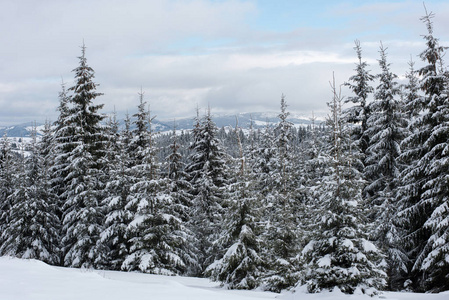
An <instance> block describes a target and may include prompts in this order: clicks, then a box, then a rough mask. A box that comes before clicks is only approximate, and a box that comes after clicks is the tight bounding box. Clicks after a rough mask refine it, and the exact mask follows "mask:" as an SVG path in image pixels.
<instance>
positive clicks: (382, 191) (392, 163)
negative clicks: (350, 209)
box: [365, 44, 407, 289]
mask: <svg viewBox="0 0 449 300" xmlns="http://www.w3.org/2000/svg"><path fill="white" fill-rule="evenodd" d="M386 50H387V49H386V48H384V47H383V45H382V44H381V46H380V51H379V53H380V59H379V65H380V69H381V71H382V72H381V73H380V74H379V75H378V78H379V81H380V83H379V86H378V87H377V89H376V92H375V94H374V102H373V103H372V104H371V105H370V107H371V116H370V118H369V119H368V127H369V129H368V130H367V133H368V135H369V136H370V146H369V148H368V150H367V152H368V156H367V158H366V174H367V177H368V178H369V182H368V185H367V187H366V188H365V191H366V192H367V197H368V201H369V209H370V217H371V222H374V225H375V228H374V231H373V233H372V234H373V236H372V238H373V239H374V240H375V241H376V243H377V246H378V247H379V248H381V249H382V250H383V251H384V252H385V253H388V261H389V270H388V271H389V275H390V276H389V278H390V283H389V288H390V289H393V288H394V289H398V288H399V289H400V288H401V285H400V284H399V285H398V283H397V282H396V281H397V280H399V279H401V278H402V276H403V274H405V273H406V272H407V267H406V265H405V264H404V263H403V261H404V253H403V251H402V249H401V246H400V244H401V243H400V242H399V238H400V234H401V233H400V229H399V228H398V227H397V224H396V223H395V218H394V215H395V213H396V210H397V207H398V205H397V203H396V201H395V199H396V197H395V192H396V188H397V186H398V180H399V173H400V171H401V165H400V163H399V162H398V158H399V155H400V154H401V148H400V143H401V142H402V140H403V139H404V138H405V136H406V134H407V133H406V131H405V126H406V120H405V116H404V114H403V112H402V107H401V105H402V103H401V102H400V100H399V99H398V96H399V92H400V90H399V88H398V83H397V82H396V79H397V76H396V75H395V74H393V73H392V72H391V71H390V64H389V63H388V62H387V53H386Z"/></svg>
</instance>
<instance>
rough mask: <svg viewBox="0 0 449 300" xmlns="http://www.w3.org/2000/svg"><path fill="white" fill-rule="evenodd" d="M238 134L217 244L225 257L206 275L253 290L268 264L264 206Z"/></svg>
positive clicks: (230, 284)
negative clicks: (262, 219)
mask: <svg viewBox="0 0 449 300" xmlns="http://www.w3.org/2000/svg"><path fill="white" fill-rule="evenodd" d="M235 133H236V135H237V142H238V146H239V147H238V148H239V157H238V158H237V159H236V160H235V162H236V164H235V171H234V173H233V174H234V178H233V182H232V183H231V184H230V185H229V190H230V192H229V202H230V203H229V207H228V208H227V209H226V213H225V216H224V219H223V222H222V230H221V231H220V236H219V237H218V239H217V240H216V241H215V243H217V244H219V245H220V247H219V248H221V249H223V250H222V253H223V255H222V257H220V258H219V259H218V260H216V261H214V262H213V263H212V264H211V265H210V266H208V267H207V269H206V275H208V276H209V277H210V278H211V279H213V280H216V281H220V282H221V283H222V285H225V286H227V287H228V288H231V289H254V288H256V287H258V286H259V285H260V284H261V277H262V275H263V274H264V271H265V269H264V267H265V265H266V263H265V262H264V261H263V257H262V246H263V241H262V240H261V238H260V237H259V236H260V234H261V230H262V227H261V226H260V217H261V205H260V199H259V198H258V197H257V193H256V190H255V187H256V185H255V177H254V172H253V171H252V168H251V167H249V168H248V167H247V165H246V163H245V161H246V159H245V157H244V154H243V146H242V143H241V139H240V136H239V131H238V127H237V126H236V130H235Z"/></svg>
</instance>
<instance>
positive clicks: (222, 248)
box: [0, 12, 449, 295]
mask: <svg viewBox="0 0 449 300" xmlns="http://www.w3.org/2000/svg"><path fill="white" fill-rule="evenodd" d="M433 17H434V16H433V14H432V13H427V12H426V14H425V15H424V16H423V17H422V19H421V21H422V23H423V25H424V26H425V27H426V29H427V34H426V35H424V36H423V40H422V52H421V53H420V54H419V55H418V56H415V57H417V61H416V62H415V61H413V60H411V61H410V63H409V66H410V68H409V70H404V73H403V74H399V75H401V76H403V75H405V78H406V83H405V84H402V83H401V84H399V79H398V78H399V77H398V76H399V75H398V74H394V73H393V72H392V71H391V62H390V61H389V60H388V48H387V45H383V44H382V43H380V44H379V52H378V53H379V56H378V57H377V61H378V66H376V68H378V70H380V72H378V74H373V73H372V72H371V70H370V68H371V66H370V65H368V63H367V62H366V59H365V58H364V57H363V52H362V45H363V43H361V42H360V41H358V40H356V41H355V47H354V50H355V51H354V54H355V55H354V62H355V67H354V71H353V75H352V76H351V77H350V78H347V79H346V80H345V83H344V85H345V87H346V88H347V89H348V90H349V91H350V93H349V94H347V95H342V94H341V92H340V86H339V85H337V84H336V83H335V80H334V79H332V75H331V76H330V78H331V80H330V88H329V87H328V86H326V87H323V88H325V89H329V98H328V107H329V110H328V111H329V113H328V117H327V119H326V122H325V123H320V122H318V121H316V120H314V119H313V118H312V121H314V122H313V123H312V125H310V126H305V127H295V126H293V124H292V123H291V122H289V121H288V117H289V111H288V105H287V103H288V102H289V101H290V100H289V99H286V97H284V96H281V97H280V99H274V101H279V102H280V109H279V115H278V122H277V124H275V125H267V126H266V127H265V128H253V127H251V128H249V129H245V130H243V129H242V128H240V127H239V124H238V119H237V120H236V126H235V128H233V129H229V128H228V129H224V128H218V127H217V126H216V125H215V123H214V120H213V116H212V112H211V110H212V111H213V107H212V108H208V109H207V110H206V111H205V112H203V110H199V109H197V114H196V118H195V126H194V128H193V130H191V131H182V132H180V131H177V130H176V126H174V128H173V132H172V133H170V134H161V133H157V132H155V131H154V128H152V121H153V120H154V117H153V116H152V115H151V112H150V111H149V109H148V107H149V106H148V104H149V102H150V100H147V99H146V98H145V95H144V92H143V91H141V92H140V93H138V94H136V101H138V103H139V105H138V107H137V112H136V113H135V114H133V115H127V116H126V118H125V120H124V126H120V125H119V120H118V118H117V117H116V115H115V114H111V115H106V114H105V112H102V108H103V104H101V102H102V93H101V92H100V91H99V90H100V89H99V86H98V84H97V83H96V82H95V77H94V70H93V68H91V67H90V66H89V65H88V61H87V53H86V47H85V46H84V45H83V46H82V48H81V55H80V57H79V65H78V66H77V67H76V68H75V69H74V70H73V75H74V79H75V80H74V84H73V86H66V84H62V86H61V91H60V93H59V107H58V108H57V110H58V112H59V117H58V118H57V120H56V121H54V122H52V123H50V122H47V124H46V125H45V130H44V132H43V134H42V136H39V137H38V136H37V134H36V132H35V133H34V135H33V137H32V142H31V144H30V152H29V154H28V155H24V154H23V153H18V152H17V151H13V150H12V147H11V141H10V140H9V139H8V136H7V135H5V136H3V138H1V141H0V234H1V235H0V255H8V256H14V257H19V258H25V259H31V258H34V259H38V260H41V261H44V262H46V263H48V264H51V265H56V266H65V267H73V268H95V269H105V270H122V271H133V272H144V273H151V274H161V275H183V276H196V277H208V278H211V279H212V280H214V281H218V282H221V283H222V284H223V285H224V286H226V287H228V288H230V289H255V288H261V289H264V290H269V291H274V292H280V291H281V290H284V289H289V288H293V287H295V286H298V285H306V286H307V290H308V291H309V292H311V293H316V292H320V291H323V290H332V289H333V288H334V287H338V288H339V289H340V290H341V291H342V292H344V293H348V294H352V293H354V292H355V291H356V290H359V291H362V292H363V293H366V294H370V295H374V294H376V293H378V292H379V291H382V290H392V291H402V290H406V291H414V292H441V291H446V290H449V71H448V68H447V64H446V63H445V61H444V60H443V59H444V55H445V53H446V51H447V47H445V46H442V45H440V43H439V39H438V38H437V37H435V36H434V28H433V22H432V20H433V19H432V18H433ZM336 77H338V74H336ZM97 88H98V89H97ZM303 88H304V87H303ZM57 96H58V95H55V97H57ZM291 101H293V100H291Z"/></svg>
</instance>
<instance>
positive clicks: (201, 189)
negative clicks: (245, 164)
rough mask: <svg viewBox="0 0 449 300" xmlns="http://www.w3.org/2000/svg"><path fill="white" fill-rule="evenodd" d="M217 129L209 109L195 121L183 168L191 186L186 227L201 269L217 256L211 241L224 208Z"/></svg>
mask: <svg viewBox="0 0 449 300" xmlns="http://www.w3.org/2000/svg"><path fill="white" fill-rule="evenodd" d="M217 130H218V129H217V126H216V125H215V123H214V122H213V120H212V116H211V113H210V109H209V110H208V112H207V114H206V115H205V116H204V118H203V119H202V120H199V118H197V126H196V127H195V129H194V131H193V143H192V145H191V148H192V154H191V156H190V158H189V159H190V162H189V164H188V165H187V166H186V172H187V174H188V176H189V182H190V184H191V186H192V191H191V194H192V217H191V219H190V226H191V228H192V230H193V231H194V232H195V233H196V235H197V245H196V248H197V249H198V252H199V253H198V259H199V261H200V267H201V270H200V271H199V272H203V271H204V269H205V268H206V267H207V266H209V265H210V264H211V263H212V262H213V261H214V260H215V259H216V256H217V255H218V252H219V251H218V249H215V248H214V245H213V241H215V240H216V239H217V233H218V231H219V228H220V226H221V222H222V218H223V207H224V206H226V205H227V204H226V198H225V192H224V190H225V187H226V183H227V167H226V159H227V155H226V153H225V152H224V151H223V149H222V146H221V143H220V141H219V140H218V139H217V137H216V135H217Z"/></svg>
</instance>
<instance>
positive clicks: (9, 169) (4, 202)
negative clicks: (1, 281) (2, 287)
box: [0, 132, 16, 255]
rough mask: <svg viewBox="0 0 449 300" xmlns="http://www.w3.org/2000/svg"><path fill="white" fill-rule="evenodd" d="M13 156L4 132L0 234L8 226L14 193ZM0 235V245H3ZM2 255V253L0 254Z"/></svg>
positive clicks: (0, 166) (0, 164) (0, 148)
mask: <svg viewBox="0 0 449 300" xmlns="http://www.w3.org/2000/svg"><path fill="white" fill-rule="evenodd" d="M14 159H15V158H14V155H13V152H12V149H11V145H10V142H9V139H8V136H7V133H6V132H5V135H4V136H3V137H2V139H1V141H0V232H4V231H5V230H6V228H7V227H8V224H9V211H10V209H11V199H10V196H11V194H12V193H13V192H14V185H13V176H14V174H15V173H16V170H15V163H14ZM3 239H4V238H3V237H2V235H0V245H2V244H3ZM0 255H2V252H0Z"/></svg>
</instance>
